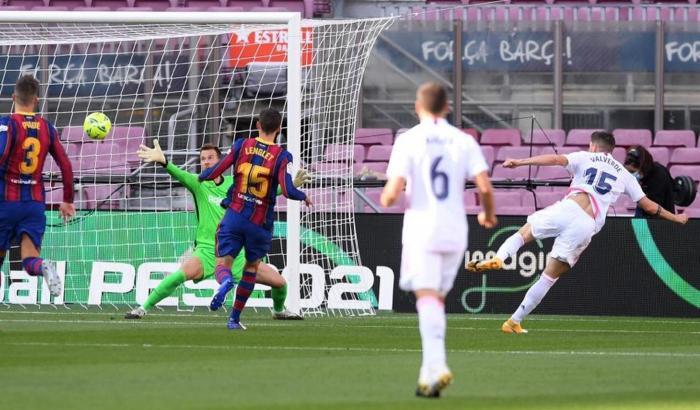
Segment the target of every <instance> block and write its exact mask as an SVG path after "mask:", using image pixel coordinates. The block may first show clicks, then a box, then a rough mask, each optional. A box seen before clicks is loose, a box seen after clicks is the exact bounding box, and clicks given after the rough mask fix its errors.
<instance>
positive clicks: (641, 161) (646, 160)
mask: <svg viewBox="0 0 700 410" xmlns="http://www.w3.org/2000/svg"><path fill="white" fill-rule="evenodd" d="M625 165H632V166H633V167H635V168H637V169H639V171H641V172H642V174H643V175H649V172H650V171H651V169H652V167H653V166H654V157H653V156H652V155H651V152H649V151H647V149H646V148H644V147H643V146H641V145H633V146H631V147H630V149H629V150H628V151H627V155H626V156H625Z"/></svg>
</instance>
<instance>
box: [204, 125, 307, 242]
mask: <svg viewBox="0 0 700 410" xmlns="http://www.w3.org/2000/svg"><path fill="white" fill-rule="evenodd" d="M291 163H292V154H290V153H289V152H288V151H287V150H285V149H284V148H282V147H280V146H279V145H277V144H267V143H266V142H263V141H262V140H261V139H259V138H256V139H253V138H247V139H239V140H237V141H236V142H234V144H233V147H231V152H229V153H228V155H226V156H225V157H224V158H223V159H222V160H221V161H219V162H218V163H217V164H216V165H214V166H213V167H211V168H209V169H207V170H205V171H203V172H202V173H201V174H200V176H199V179H200V180H205V179H215V178H216V177H218V176H219V175H221V174H222V173H223V172H224V171H225V170H226V169H227V168H228V167H230V166H233V169H234V184H233V186H232V187H231V188H230V189H229V190H228V195H227V198H226V200H225V201H224V203H225V204H227V205H228V206H229V208H231V209H232V210H233V211H235V212H237V213H239V214H241V215H243V216H244V217H245V218H247V219H248V220H250V221H251V222H252V223H254V224H256V225H259V226H262V227H263V228H265V229H267V230H269V231H271V230H272V226H273V223H274V219H275V212H274V211H275V201H276V198H277V187H278V185H279V187H281V189H282V195H284V196H285V197H287V198H290V199H294V200H297V201H303V200H304V199H306V195H304V193H303V192H301V191H299V190H298V189H296V188H295V187H294V183H293V181H292V178H291V176H290V175H289V174H288V173H287V165H288V164H291Z"/></svg>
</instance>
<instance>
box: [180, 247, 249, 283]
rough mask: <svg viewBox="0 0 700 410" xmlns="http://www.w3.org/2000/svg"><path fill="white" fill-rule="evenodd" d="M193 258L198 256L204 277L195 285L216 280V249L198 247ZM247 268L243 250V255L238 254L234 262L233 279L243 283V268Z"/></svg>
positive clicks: (232, 268) (193, 253)
mask: <svg viewBox="0 0 700 410" xmlns="http://www.w3.org/2000/svg"><path fill="white" fill-rule="evenodd" d="M192 256H196V257H197V259H199V262H200V263H201V264H202V277H201V278H200V279H199V280H196V281H195V283H197V282H199V281H201V280H204V279H212V278H214V271H215V270H216V255H215V254H214V248H208V247H197V248H195V250H194V252H192ZM244 267H245V251H244V250H242V249H241V253H239V254H238V256H237V257H236V259H234V260H233V266H232V267H231V273H232V274H233V279H234V280H235V281H236V283H238V282H240V281H241V276H242V275H243V268H244Z"/></svg>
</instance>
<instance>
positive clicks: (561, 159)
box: [503, 154, 569, 168]
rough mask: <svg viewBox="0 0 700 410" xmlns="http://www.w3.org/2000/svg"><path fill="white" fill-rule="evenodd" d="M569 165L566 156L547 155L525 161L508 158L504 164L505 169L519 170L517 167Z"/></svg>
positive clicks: (525, 159)
mask: <svg viewBox="0 0 700 410" xmlns="http://www.w3.org/2000/svg"><path fill="white" fill-rule="evenodd" d="M568 164H569V160H568V159H567V158H566V156H565V155H557V154H547V155H536V156H534V157H531V158H524V159H512V158H508V159H506V160H505V162H504V163H503V168H517V167H522V166H527V165H544V166H551V165H559V166H562V167H565V166H567V165H568Z"/></svg>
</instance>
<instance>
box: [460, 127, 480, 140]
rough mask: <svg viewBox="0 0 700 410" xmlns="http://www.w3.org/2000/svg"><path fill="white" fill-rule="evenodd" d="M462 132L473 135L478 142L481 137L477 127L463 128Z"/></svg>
mask: <svg viewBox="0 0 700 410" xmlns="http://www.w3.org/2000/svg"><path fill="white" fill-rule="evenodd" d="M462 132H464V133H465V134H469V135H471V136H472V137H474V139H475V140H476V141H477V142H478V141H480V139H481V133H480V132H479V130H477V129H476V128H462Z"/></svg>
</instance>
